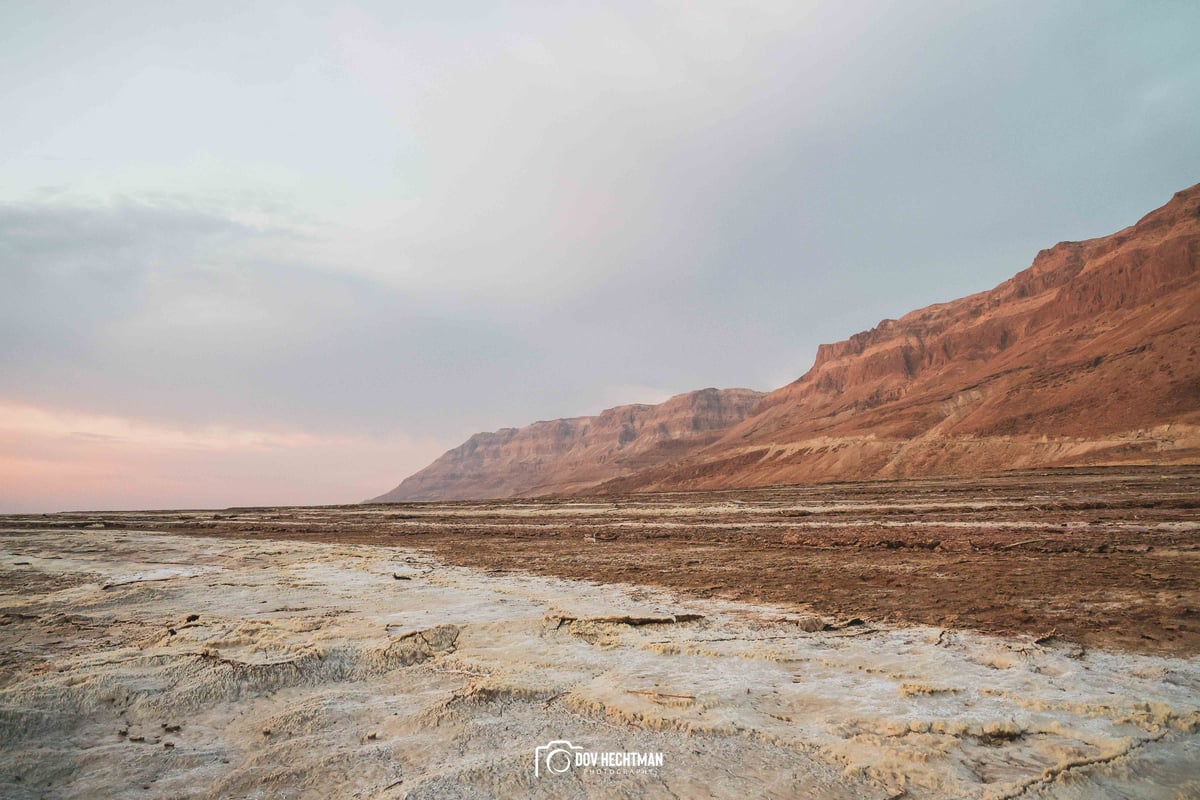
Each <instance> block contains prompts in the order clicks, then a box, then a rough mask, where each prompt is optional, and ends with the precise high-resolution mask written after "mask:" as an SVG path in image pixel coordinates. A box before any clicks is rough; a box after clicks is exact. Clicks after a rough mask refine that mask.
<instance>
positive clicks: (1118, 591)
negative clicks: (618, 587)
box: [0, 467, 1200, 655]
mask: <svg viewBox="0 0 1200 800" xmlns="http://www.w3.org/2000/svg"><path fill="white" fill-rule="evenodd" d="M97 522H103V523H104V524H105V525H106V526H108V527H109V528H112V527H120V528H125V529H142V530H159V531H170V532H181V533H193V534H203V535H216V536H228V537H246V538H253V539H264V538H265V539H278V540H300V541H317V542H334V543H355V544H387V545H397V546H403V547H412V548H419V549H422V550H426V551H430V552H433V553H435V554H436V555H437V557H438V558H439V559H441V560H442V561H444V562H447V563H452V564H459V565H464V566H472V567H477V568H482V569H485V570H489V571H512V572H524V573H533V574H537V575H546V576H557V577H564V578H580V579H586V580H593V581H598V582H602V583H626V584H637V585H649V586H658V587H665V588H670V589H673V590H678V591H682V592H684V593H685V594H687V595H691V596H698V597H717V598H725V599H735V600H742V601H753V602H763V603H772V604H781V605H784V606H795V607H800V608H803V609H805V610H807V611H810V612H813V613H819V614H826V615H831V616H834V617H840V618H850V617H861V618H865V619H869V620H879V621H890V622H897V623H913V624H923V625H935V626H941V627H944V628H947V629H977V630H980V631H984V632H987V633H995V634H1002V635H1012V634H1028V635H1031V636H1034V637H1047V636H1051V635H1054V636H1055V637H1057V638H1059V639H1062V640H1064V641H1070V642H1074V643H1076V644H1079V645H1083V646H1086V647H1101V648H1121V649H1126V650H1131V651H1137V652H1145V653H1157V654H1173V655H1193V654H1196V653H1197V652H1200V468H1195V467H1153V468H1150V467H1147V468H1131V467H1123V468H1109V469H1068V470H1052V471H1038V472H1015V473H1005V474H1001V475H995V476H987V477H977V478H970V479H954V478H936V479H923V480H908V481H890V482H861V483H844V484H832V485H823V486H811V487H781V488H769V489H757V490H741V491H723V492H688V493H669V494H639V495H627V496H622V497H597V498H558V499H543V500H506V501H494V502H448V503H413V504H405V505H378V506H347V507H327V508H290V509H289V508H259V509H230V510H227V511H223V512H220V513H217V514H213V513H211V512H131V513H120V514H118V513H105V514H103V515H98V514H87V515H82V514H78V515H77V514H57V515H50V516H43V517H32V516H27V517H6V518H0V527H6V528H10V529H32V528H42V529H44V528H46V527H47V526H49V527H54V526H59V527H69V528H76V529H77V528H83V527H84V526H85V525H89V524H90V525H94V524H96V523H97ZM97 535H100V534H97Z"/></svg>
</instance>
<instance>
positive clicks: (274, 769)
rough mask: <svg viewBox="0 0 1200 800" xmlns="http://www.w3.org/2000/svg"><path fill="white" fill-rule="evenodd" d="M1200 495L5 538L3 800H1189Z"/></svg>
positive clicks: (378, 514) (1168, 489) (1199, 725)
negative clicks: (550, 769) (561, 758)
mask: <svg viewBox="0 0 1200 800" xmlns="http://www.w3.org/2000/svg"><path fill="white" fill-rule="evenodd" d="M1198 489H1200V470H1195V469H1188V468H1175V469H1161V468H1156V469H1150V468H1147V469H1123V470H1119V471H1113V470H1093V471H1086V472H1083V471H1070V472H1051V473H1024V474H1010V475H1004V476H998V477H993V478H984V479H975V480H971V481H957V482H954V481H910V482H903V483H873V484H842V485H835V486H822V487H809V488H787V489H769V490H755V491H746V492H721V493H705V494H677V495H644V496H630V497H625V498H620V499H616V500H614V499H612V498H603V499H594V500H587V499H584V500H580V499H575V498H572V499H561V500H548V501H512V502H503V503H444V504H414V505H406V506H356V507H342V508H319V509H230V510H227V511H222V512H216V513H214V512H136V513H135V512H130V513H122V514H113V513H104V514H60V515H47V516H20V517H4V518H0V528H2V529H3V530H0V796H3V797H13V798H35V797H36V798H40V797H55V798H57V797H64V798H68V797H70V798H74V797H89V798H90V797H138V798H141V797H297V798H300V797H314V798H316V797H322V798H326V797H351V796H357V797H379V798H393V797H397V798H398V797H414V798H420V797H497V796H499V797H508V796H532V797H638V796H648V797H692V796H716V797H745V796H762V797H794V796H798V795H802V796H808V797H825V798H843V797H845V798H852V797H855V798H856V797H865V798H892V797H930V798H960V797H961V798H1010V797H1056V798H1060V797H1061V798H1076V797H1078V798H1087V797H1097V796H1123V797H1139V798H1141V797H1145V798H1164V799H1165V798H1184V797H1195V796H1198V795H1200V783H1197V782H1196V778H1195V774H1196V771H1195V765H1196V764H1197V763H1200V736H1197V732H1198V731H1200V655H1198V652H1197V643H1198V642H1200V626H1198V622H1197V618H1196V609H1197V607H1198V603H1200V591H1198V585H1200V583H1198V580H1197V563H1198V562H1197V559H1198V557H1200V550H1198V548H1197V530H1198V529H1200V525H1198V523H1197V507H1198V505H1200V502H1198V498H1200V494H1198ZM197 534H202V535H197ZM581 578H582V579H585V580H579V579H581ZM554 739H567V740H571V741H573V742H575V743H576V744H577V745H581V746H584V747H586V748H588V749H592V750H620V751H625V750H638V751H657V752H662V753H663V755H664V766H663V767H661V768H657V769H651V770H645V771H640V772H637V771H635V772H633V773H619V774H594V773H581V772H579V771H572V772H570V773H569V774H566V775H561V776H554V778H553V779H549V778H545V777H535V775H534V773H533V765H534V748H535V747H536V746H537V745H540V744H545V743H546V742H548V741H551V740H554Z"/></svg>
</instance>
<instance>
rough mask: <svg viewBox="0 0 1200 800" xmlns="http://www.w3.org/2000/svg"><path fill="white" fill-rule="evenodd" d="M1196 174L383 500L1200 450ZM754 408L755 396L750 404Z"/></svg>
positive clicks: (879, 473)
mask: <svg viewBox="0 0 1200 800" xmlns="http://www.w3.org/2000/svg"><path fill="white" fill-rule="evenodd" d="M1197 348H1200V185H1197V186H1193V187H1192V188H1190V189H1186V190H1184V191H1181V192H1178V193H1177V194H1176V195H1175V196H1174V198H1172V200H1171V201H1170V202H1169V203H1167V205H1165V206H1163V207H1162V208H1160V209H1158V210H1156V211H1153V212H1151V213H1150V214H1148V215H1146V216H1145V217H1144V218H1143V219H1142V220H1141V221H1139V222H1138V223H1137V224H1136V225H1133V226H1132V227H1129V228H1126V229H1125V230H1122V231H1120V232H1118V233H1115V234H1113V235H1111V236H1105V237H1102V238H1099V239H1091V240H1089V241H1085V242H1062V243H1060V244H1057V245H1055V246H1054V247H1052V248H1050V249H1048V250H1043V251H1042V252H1040V253H1038V255H1037V257H1036V258H1035V259H1034V261H1033V264H1032V265H1031V266H1030V267H1029V268H1028V269H1026V270H1024V271H1023V272H1021V273H1019V274H1017V275H1016V276H1014V277H1013V278H1011V279H1010V280H1007V281H1005V282H1004V283H1002V284H1000V285H999V286H997V287H996V288H994V289H992V290H990V291H987V292H981V293H979V294H975V295H971V296H969V297H964V298H962V299H959V300H955V301H953V302H949V303H942V304H938V305H933V306H929V307H927V308H923V309H920V310H919V311H914V312H912V313H910V314H908V315H906V316H904V317H902V318H900V319H898V320H884V321H883V322H881V323H880V324H879V325H878V326H876V327H875V328H873V329H872V330H869V331H865V332H863V333H859V334H856V335H854V336H851V337H850V338H849V339H847V340H846V341H843V342H838V343H836V344H829V345H822V346H821V348H820V349H819V351H818V353H817V358H816V363H815V364H814V365H813V367H812V369H811V370H809V371H808V373H807V374H805V375H804V376H803V377H801V378H799V379H798V380H796V381H795V382H793V383H791V384H788V385H787V386H784V387H782V388H780V389H777V390H775V391H774V392H771V393H770V394H769V395H766V396H765V397H764V396H760V395H758V394H756V393H754V392H750V391H748V390H744V389H738V390H728V391H725V392H718V391H717V390H715V389H706V390H704V391H702V392H694V393H692V394H686V395H680V396H678V397H675V398H672V399H671V400H669V401H667V402H666V403H663V404H662V405H659V406H623V407H620V408H614V409H610V410H609V411H606V412H604V413H603V414H601V415H600V416H599V417H581V418H578V419H567V420H557V421H554V422H539V423H536V424H534V425H531V426H529V427H527V428H521V429H519V430H515V429H506V430H503V431H498V432H496V433H490V434H479V435H477V436H474V437H472V438H471V439H470V440H469V441H468V442H467V443H466V444H464V445H462V446H461V447H459V448H456V449H455V450H452V451H450V452H449V453H447V454H445V455H444V456H442V457H441V458H440V459H438V460H437V461H436V462H434V463H433V464H432V465H430V466H429V467H427V468H426V469H424V470H422V471H421V472H419V473H417V474H416V475H414V476H412V477H411V478H409V479H408V480H406V481H404V483H402V484H400V486H399V487H397V488H396V489H394V490H393V491H392V492H389V493H388V494H386V495H384V496H383V497H381V498H379V499H380V500H415V499H456V498H483V497H507V496H512V495H518V494H530V495H531V494H548V493H570V492H583V491H589V492H590V491H598V492H624V491H649V490H675V489H719V488H731V487H748V486H764V485H771V484H785V483H810V482H819V481H836V480H850V479H865V478H899V477H908V476H918V475H938V474H960V475H971V474H978V473H985V472H995V471H999V470H1006V469H1020V468H1031V467H1050V466H1071V465H1087V464H1106V463H1200V355H1198V354H1197ZM751 412H753V413H751Z"/></svg>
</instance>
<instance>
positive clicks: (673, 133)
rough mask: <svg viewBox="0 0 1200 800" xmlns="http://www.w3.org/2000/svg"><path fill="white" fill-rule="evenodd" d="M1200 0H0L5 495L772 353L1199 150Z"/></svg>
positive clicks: (102, 492)
mask: <svg viewBox="0 0 1200 800" xmlns="http://www.w3.org/2000/svg"><path fill="white" fill-rule="evenodd" d="M1198 34H1200V4H1197V3H1195V2H1192V1H1191V0H1181V1H1180V2H1171V1H1170V0H1161V1H1160V2H1129V3H1114V2H1104V0H1091V1H1089V2H1056V3H1044V2H1040V0H1039V1H1038V2H1021V1H1020V0H1006V1H1005V2H998V3H990V2H962V1H961V0H954V1H953V2H917V1H916V0H913V1H906V2H895V3H878V2H867V1H866V0H864V1H863V2H853V3H847V2H828V3H825V2H818V3H812V2H797V1H793V2H750V3H732V2H723V3H714V2H707V0H687V1H686V2H684V1H683V0H679V1H678V2H656V1H655V0H636V1H634V2H622V0H607V1H606V2H594V3H589V2H545V3H535V2H528V3H482V2H470V3H467V2H449V1H446V0H443V1H440V2H404V3H396V2H378V3H358V4H346V5H338V4H335V3H329V2H320V3H306V2H296V1H295V0H292V1H291V2H287V3H282V2H280V3H260V2H254V1H253V0H240V2H236V3H225V2H206V3H187V4H179V3H161V2H146V3H134V2H121V1H120V0H114V2H111V3H90V2H76V3H60V2H52V1H51V0H39V2H20V1H19V0H0V511H8V512H26V511H28V512H50V511H56V510H67V509H110V508H222V507H227V506H233V505H265V504H320V503H350V502H357V501H359V500H362V499H365V498H367V497H371V496H374V495H376V494H380V493H383V492H384V491H386V490H388V489H390V488H391V487H393V486H394V485H395V484H397V483H399V481H400V480H401V479H402V478H404V477H405V476H407V475H408V474H410V473H412V472H414V471H416V470H417V469H419V468H421V467H422V466H424V465H425V464H427V463H428V462H429V461H431V460H432V459H434V458H435V457H436V456H437V455H439V454H440V453H441V452H442V451H444V450H446V449H448V448H450V447H452V446H455V445H457V444H459V443H460V442H461V441H463V440H464V439H466V438H467V437H468V436H469V435H470V434H472V433H474V432H476V431H480V430H493V429H496V428H500V427H509V426H520V425H524V424H527V423H529V422H532V421H534V420H539V419H552V418H556V417H563V416H575V415H581V414H588V413H597V412H599V411H600V410H602V409H604V408H607V407H610V406H613V405H617V404H621V403H629V402H658V401H660V400H663V399H665V398H667V397H669V396H671V395H673V394H677V393H679V392H684V391H689V390H692V389H698V388H702V387H706V386H721V387H731V386H746V387H750V388H755V389H760V390H768V389H772V388H776V387H778V386H781V385H783V384H785V383H787V382H789V381H792V380H794V379H795V378H797V377H799V376H800V375H802V374H803V373H804V372H805V371H806V370H807V369H808V368H809V366H811V363H812V359H813V356H814V354H815V352H816V348H817V345H818V344H820V343H822V342H831V341H837V340H840V339H843V338H845V337H847V336H849V335H850V334H853V333H855V332H857V331H860V330H865V329H867V328H870V327H872V326H873V325H875V324H876V323H877V322H878V321H879V320H881V319H884V318H889V317H898V316H901V315H902V314H904V313H906V312H908V311H910V310H912V309H915V308H918V307H921V306H924V305H927V304H929V303H933V302H940V301H946V300H950V299H953V298H955V297H959V296H962V295H965V294H969V293H972V292H976V291H981V290H984V289H988V288H990V287H992V286H994V285H996V284H997V283H1000V282H1001V281H1003V280H1005V279H1007V278H1008V277H1010V276H1011V275H1013V274H1014V273H1016V272H1017V271H1019V270H1021V269H1023V268H1025V267H1026V266H1028V264H1029V263H1030V262H1031V260H1032V259H1033V257H1034V255H1035V254H1036V253H1037V251H1038V250H1040V249H1042V248H1044V247H1048V246H1050V245H1053V244H1054V243H1056V242H1058V241H1061V240H1071V239H1083V238H1089V237H1093V236H1100V235H1104V234H1107V233H1111V232H1113V231H1115V230H1118V229H1120V228H1122V227H1125V226H1126V225H1129V224H1132V223H1133V222H1134V221H1136V220H1137V219H1138V218H1139V217H1141V216H1142V215H1143V214H1145V213H1146V212H1148V211H1150V210H1151V209H1153V208H1155V207H1157V206H1160V205H1162V204H1163V203H1165V202H1166V201H1167V200H1168V199H1169V198H1170V196H1171V194H1172V193H1173V192H1175V191H1177V190H1179V189H1181V188H1184V187H1186V186H1190V185H1191V184H1194V183H1196V182H1198V181H1200V48H1197V47H1196V45H1195V41H1196V38H1197V35H1198Z"/></svg>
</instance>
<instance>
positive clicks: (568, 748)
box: [533, 739, 583, 778]
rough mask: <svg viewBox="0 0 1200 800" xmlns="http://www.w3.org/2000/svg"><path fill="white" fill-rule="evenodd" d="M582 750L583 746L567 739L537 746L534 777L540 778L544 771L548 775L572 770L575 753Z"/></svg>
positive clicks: (534, 752) (535, 749)
mask: <svg viewBox="0 0 1200 800" xmlns="http://www.w3.org/2000/svg"><path fill="white" fill-rule="evenodd" d="M582 750H583V748H582V747H578V746H576V745H573V744H571V743H570V742H568V741H566V740H565V739H558V740H555V741H553V742H547V743H546V744H543V745H539V746H537V747H535V748H534V749H533V757H534V761H533V774H534V777H538V778H540V777H541V776H542V773H543V772H545V773H546V774H548V775H562V774H563V773H564V772H568V771H570V769H571V767H573V766H575V754H576V753H578V752H580V751H582Z"/></svg>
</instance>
